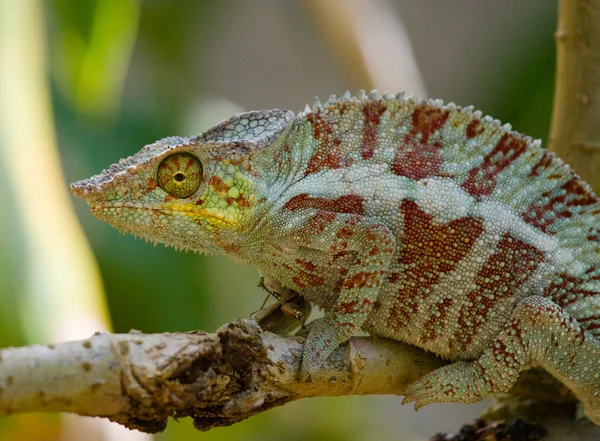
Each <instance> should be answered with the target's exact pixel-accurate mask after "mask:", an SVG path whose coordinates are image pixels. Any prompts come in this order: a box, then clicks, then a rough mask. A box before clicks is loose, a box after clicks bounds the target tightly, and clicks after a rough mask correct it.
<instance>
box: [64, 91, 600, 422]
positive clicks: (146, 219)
mask: <svg viewBox="0 0 600 441" xmlns="http://www.w3.org/2000/svg"><path fill="white" fill-rule="evenodd" d="M70 189H71V191H72V193H73V194H74V195H75V196H79V197H82V198H83V199H85V201H86V202H87V204H88V205H89V206H90V208H91V210H92V212H93V214H94V215H95V216H96V217H97V218H99V219H101V220H103V221H106V222H108V223H109V224H110V225H112V226H114V227H116V228H118V229H119V230H121V231H123V232H129V233H133V234H135V235H136V236H141V237H143V238H145V239H146V240H149V241H154V242H162V243H164V244H166V245H167V246H173V247H175V248H178V249H185V250H193V251H196V252H201V253H207V254H226V255H228V256H230V257H231V258H233V259H234V260H235V261H237V262H240V263H242V264H246V265H252V266H254V267H256V268H257V269H258V270H259V272H260V273H261V275H262V276H263V277H265V280H267V281H270V282H272V283H271V284H272V285H278V286H281V287H284V288H286V289H289V290H292V291H294V292H297V293H298V294H299V295H300V296H302V298H304V299H306V300H308V301H310V302H312V304H314V305H317V306H319V307H320V308H322V309H324V311H325V314H324V317H321V318H318V319H315V320H313V321H312V322H310V323H308V324H307V325H306V327H307V329H306V330H307V336H306V340H305V342H304V346H303V352H302V362H301V369H300V376H301V378H302V379H304V380H306V381H310V375H311V373H314V372H315V371H317V370H318V369H319V367H320V366H321V365H322V364H323V362H324V361H325V360H326V359H327V357H328V356H329V355H330V354H331V353H332V351H333V350H335V349H336V348H337V347H338V346H339V345H340V344H342V343H343V342H345V341H347V340H348V339H349V338H350V337H351V336H352V335H353V334H355V333H356V332H357V331H359V330H362V331H364V332H367V333H369V334H371V335H375V336H380V337H385V338H391V339H395V340H399V341H403V342H406V343H409V344H412V345H415V346H418V347H421V348H423V349H425V350H427V351H431V352H434V353H435V354H437V355H438V356H440V357H443V358H445V359H448V360H450V361H451V363H450V364H448V365H447V366H445V367H441V368H438V369H437V370H434V371H433V372H431V373H429V374H427V375H425V376H424V377H423V378H421V379H419V380H417V381H415V382H413V383H411V384H410V385H408V387H407V388H406V391H405V398H404V402H413V401H414V402H415V408H416V409H418V408H419V407H421V406H424V405H427V404H431V403H437V402H462V403H470V402H476V401H479V400H482V399H483V398H486V397H489V396H493V395H496V394H499V393H502V392H505V391H508V390H509V389H510V388H511V386H512V385H513V384H514V383H515V382H516V380H517V378H518V376H519V372H520V371H522V370H525V369H529V368H532V367H542V368H544V369H545V370H546V371H548V372H549V373H550V374H552V375H553V376H554V377H556V378H557V379H558V380H559V381H561V382H562V383H563V384H564V385H566V386H567V387H568V388H569V389H570V390H571V391H572V392H573V393H574V394H575V395H576V397H577V398H578V399H579V400H580V401H581V403H582V404H583V408H584V411H585V413H586V415H587V416H588V417H589V418H590V419H591V420H592V421H593V422H595V423H596V424H600V340H599V339H600V202H599V201H598V198H597V197H596V195H595V194H594V192H593V191H592V189H591V188H590V187H589V185H588V184H587V183H585V182H584V181H583V180H582V179H581V178H580V177H579V176H578V175H577V174H575V172H574V171H573V170H572V169H571V168H570V167H569V166H568V165H567V164H565V163H564V162H563V161H562V160H560V159H559V158H557V157H556V156H555V155H554V154H553V153H551V152H549V151H547V150H546V149H543V148H542V146H541V142H540V141H539V140H533V139H531V138H530V137H527V136H525V135H522V134H520V133H518V132H516V131H513V130H512V128H511V126H510V125H508V124H504V125H502V124H501V123H500V122H499V121H498V120H496V119H493V118H491V117H489V116H484V115H482V113H481V112H479V111H474V109H473V107H464V108H463V107H460V106H457V105H455V104H453V103H448V104H444V103H443V102H442V101H441V100H431V99H417V98H414V97H408V96H404V94H398V95H392V94H390V93H384V94H382V95H381V94H379V93H378V92H377V91H373V92H371V93H368V94H367V93H365V92H364V91H361V92H360V93H359V94H357V95H355V96H351V95H350V94H349V93H348V92H346V93H345V94H344V95H343V96H342V97H340V98H338V97H336V96H335V95H332V96H331V97H329V99H328V100H327V101H326V102H324V103H321V102H320V101H319V100H318V99H317V100H316V101H315V104H314V105H313V106H311V107H309V106H308V105H307V106H306V108H305V109H304V110H303V111H301V112H299V113H294V112H292V111H286V110H277V109H276V110H263V111H250V112H246V113H240V114H237V115H234V116H233V117H231V118H230V119H228V120H226V121H223V122H221V123H219V124H217V125H216V126H214V127H213V128H211V129H209V130H207V131H205V132H204V133H202V134H200V135H198V136H196V137H188V138H184V137H168V138H164V139H161V140H159V141H157V142H155V143H153V144H150V145H147V146H145V147H143V148H142V149H141V150H140V151H139V152H138V153H137V154H134V155H133V156H130V157H128V158H126V159H121V160H120V161H119V162H118V163H117V164H114V165H112V166H110V168H108V169H106V170H104V171H103V172H101V173H100V174H98V175H96V176H93V177H91V178H89V179H86V180H82V181H79V182H76V183H73V184H71V186H70Z"/></svg>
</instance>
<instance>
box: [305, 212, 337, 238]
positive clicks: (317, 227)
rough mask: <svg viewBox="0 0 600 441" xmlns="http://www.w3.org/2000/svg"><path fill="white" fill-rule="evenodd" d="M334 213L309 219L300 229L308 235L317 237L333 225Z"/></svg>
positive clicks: (316, 215)
mask: <svg viewBox="0 0 600 441" xmlns="http://www.w3.org/2000/svg"><path fill="white" fill-rule="evenodd" d="M336 216H337V214H336V213H331V212H323V213H318V214H315V215H314V216H313V217H311V218H310V219H309V220H308V221H307V222H306V224H305V225H304V227H303V228H302V230H303V231H305V232H306V233H307V234H309V235H319V234H321V233H323V231H324V230H325V228H326V227H327V226H329V225H331V224H332V223H333V221H334V220H335V217H336Z"/></svg>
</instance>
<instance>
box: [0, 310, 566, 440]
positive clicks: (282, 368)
mask: <svg viewBox="0 0 600 441" xmlns="http://www.w3.org/2000/svg"><path fill="white" fill-rule="evenodd" d="M301 353H302V344H301V342H300V341H298V338H295V337H281V336H278V335H276V334H273V333H270V332H267V331H263V330H262V329H261V328H260V327H259V326H258V325H257V324H256V322H255V321H252V320H238V321H234V322H231V323H228V324H227V325H225V326H223V327H221V328H220V329H219V330H218V331H217V332H216V333H214V334H209V333H204V332H190V333H173V334H141V333H139V332H130V333H129V334H109V333H97V334H95V335H94V336H93V337H91V338H90V339H88V340H82V341H74V342H67V343H60V344H57V345H49V346H40V345H34V346H26V347H21V348H7V349H3V350H1V351H0V414H9V413H14V412H73V413H77V414H79V415H88V416H100V417H106V418H109V419H110V420H112V421H116V422H118V423H121V424H123V425H124V426H126V427H128V428H130V429H138V430H141V431H144V432H149V433H156V432H159V431H161V430H163V429H164V428H165V427H166V424H167V419H168V417H169V416H171V417H175V418H180V417H185V416H190V417H192V418H193V419H194V423H195V426H196V428H198V429H199V430H209V429H211V428H213V427H220V426H227V425H231V424H234V423H236V422H238V421H241V420H243V419H246V418H248V417H250V416H252V415H254V414H257V413H260V412H263V411H265V410H268V409H270V408H272V407H276V406H281V405H283V404H286V403H288V402H290V401H294V400H297V399H300V398H307V397H317V396H338V395H367V394H397V395H401V394H402V391H403V389H404V387H405V385H407V384H408V383H410V382H412V381H414V380H416V379H418V378H420V377H421V376H423V375H425V374H427V373H428V372H430V371H432V370H433V369H436V368H438V367H440V366H442V365H443V364H444V363H445V362H444V361H443V360H441V359H439V358H438V357H436V356H434V355H433V354H431V353H426V352H425V351H423V350H421V349H419V348H417V347H414V346H410V345H407V344H404V343H401V342H397V341H393V340H387V339H381V338H374V337H371V338H367V337H359V338H353V339H351V340H350V342H349V343H348V344H346V345H343V346H341V347H340V348H338V349H337V350H336V352H335V353H334V354H333V355H332V356H331V357H330V358H329V359H328V360H327V364H326V365H325V366H324V367H323V369H322V370H321V371H319V372H318V374H316V375H314V376H313V378H312V381H311V382H302V381H299V380H298V372H299V369H300V360H301ZM512 392H513V393H517V394H521V395H527V396H537V397H538V398H545V399H551V400H554V401H567V402H568V401H572V400H573V397H572V396H571V395H570V393H569V392H568V391H567V390H566V388H564V386H561V385H560V384H559V383H558V382H557V381H556V380H554V379H552V378H551V377H550V376H548V375H546V374H544V373H541V372H537V371H530V372H529V373H525V375H523V376H522V378H521V379H520V381H519V384H518V386H516V387H515V388H514V389H513V391H512Z"/></svg>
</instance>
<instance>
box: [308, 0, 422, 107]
mask: <svg viewBox="0 0 600 441" xmlns="http://www.w3.org/2000/svg"><path fill="white" fill-rule="evenodd" d="M304 1H305V2H306V5H307V7H308V9H309V10H310V11H311V12H312V14H313V17H314V19H315V22H316V25H317V29H318V31H319V32H321V33H322V35H323V37H324V39H325V41H327V43H328V44H329V45H330V47H331V54H332V55H333V56H334V57H338V58H339V59H340V61H341V62H342V65H343V66H344V69H345V70H346V72H348V76H349V77H350V78H352V79H353V81H354V84H355V85H356V86H355V87H356V88H357V89H366V90H367V91H369V90H371V89H380V91H381V92H382V93H383V92H384V91H391V92H396V91H399V90H403V91H406V93H407V94H414V95H417V96H419V97H422V98H426V97H427V91H426V90H425V83H424V82H423V78H422V76H421V72H420V71H419V67H418V65H417V60H416V59H415V56H414V54H413V49H412V45H411V43H410V39H409V37H408V34H407V33H406V29H405V27H404V23H403V22H402V20H401V19H400V17H399V15H398V14H397V13H396V12H395V11H394V8H393V7H392V4H391V2H389V1H388V0H378V1H375V2H374V1H369V0H304Z"/></svg>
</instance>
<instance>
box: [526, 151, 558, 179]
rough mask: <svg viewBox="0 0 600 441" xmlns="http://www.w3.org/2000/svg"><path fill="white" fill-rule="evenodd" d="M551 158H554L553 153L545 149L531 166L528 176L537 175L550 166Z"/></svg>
mask: <svg viewBox="0 0 600 441" xmlns="http://www.w3.org/2000/svg"><path fill="white" fill-rule="evenodd" d="M552 159H554V154H553V153H551V152H548V151H545V152H544V154H543V155H542V157H541V158H540V160H539V161H538V163H537V164H536V165H534V166H533V168H532V169H531V172H530V173H529V176H531V177H533V176H539V175H540V173H541V172H542V171H543V170H545V169H547V168H548V167H550V166H551V165H552Z"/></svg>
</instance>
